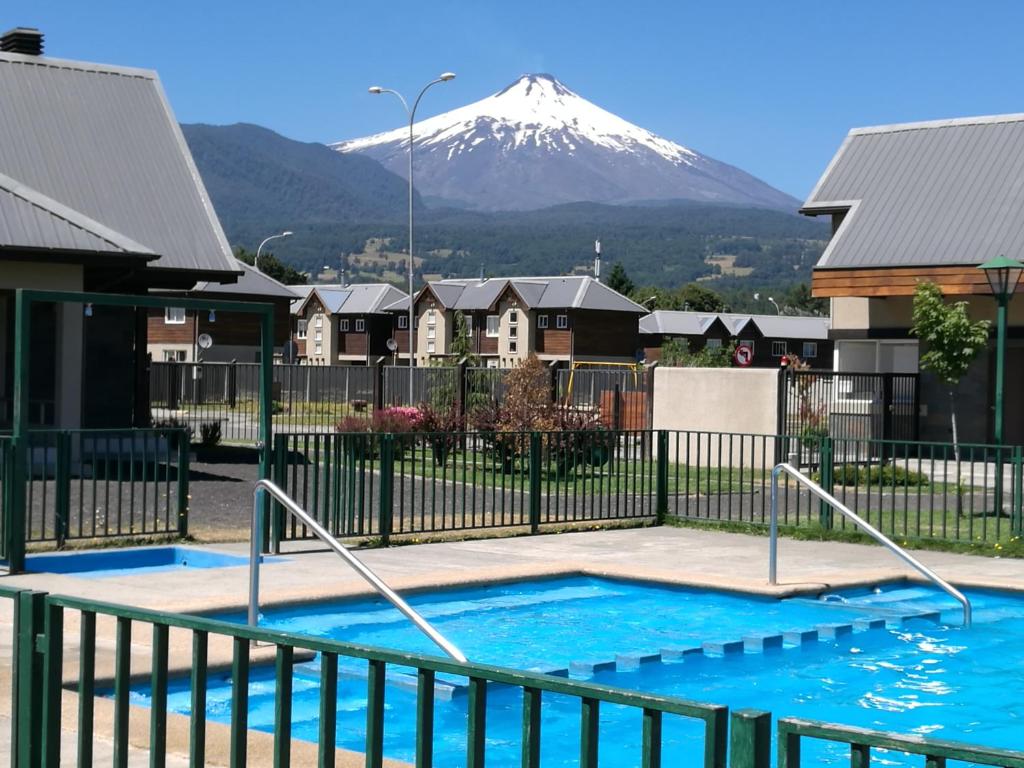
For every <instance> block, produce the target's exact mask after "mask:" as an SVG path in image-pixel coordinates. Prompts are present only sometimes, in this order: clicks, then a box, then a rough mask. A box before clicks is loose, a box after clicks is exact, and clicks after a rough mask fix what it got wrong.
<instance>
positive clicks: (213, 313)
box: [207, 309, 217, 323]
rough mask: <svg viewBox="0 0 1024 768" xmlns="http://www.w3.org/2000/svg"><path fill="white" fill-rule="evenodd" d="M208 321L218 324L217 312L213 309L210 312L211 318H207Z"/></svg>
mask: <svg viewBox="0 0 1024 768" xmlns="http://www.w3.org/2000/svg"><path fill="white" fill-rule="evenodd" d="M207 320H209V321H210V322H211V323H216V322H217V310H215V309H211V310H210V316H209V317H208V318H207Z"/></svg>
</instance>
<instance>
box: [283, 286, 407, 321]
mask: <svg viewBox="0 0 1024 768" xmlns="http://www.w3.org/2000/svg"><path fill="white" fill-rule="evenodd" d="M289 288H290V289H291V290H292V291H293V292H294V293H295V294H298V295H299V296H302V297H303V298H300V299H298V304H297V305H296V304H294V303H293V304H292V311H293V313H298V312H300V311H301V309H302V307H303V306H304V305H305V303H306V301H308V300H309V297H310V296H311V295H313V294H314V293H315V294H316V295H317V296H318V297H319V298H320V302H321V303H322V304H323V305H324V308H325V309H326V310H327V311H328V312H330V313H331V314H332V315H372V314H377V313H380V312H386V311H388V310H389V309H390V305H392V304H394V303H396V302H398V301H402V300H403V299H404V298H405V294H404V293H402V291H400V290H399V289H398V288H395V286H393V285H391V284H390V283H355V284H353V285H346V286H345V287H344V288H342V287H341V286H340V285H292V286H289ZM406 307H408V303H406Z"/></svg>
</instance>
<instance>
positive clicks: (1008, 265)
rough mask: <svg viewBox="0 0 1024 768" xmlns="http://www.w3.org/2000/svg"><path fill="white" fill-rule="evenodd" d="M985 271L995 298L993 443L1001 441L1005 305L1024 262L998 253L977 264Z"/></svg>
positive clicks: (1015, 285) (1015, 287)
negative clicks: (995, 256)
mask: <svg viewBox="0 0 1024 768" xmlns="http://www.w3.org/2000/svg"><path fill="white" fill-rule="evenodd" d="M978 269H981V270H984V272H985V277H986V278H987V279H988V284H989V287H990V288H991V289H992V295H993V296H994V297H995V299H996V306H997V309H996V387H995V389H996V393H995V394H996V398H995V400H996V402H995V406H996V408H995V421H994V425H993V426H994V429H993V431H994V433H995V435H994V436H995V441H996V445H1002V444H1003V368H1004V363H1005V359H1006V306H1007V305H1008V304H1009V303H1010V299H1011V298H1013V294H1014V292H1015V291H1016V290H1017V283H1018V282H1019V281H1020V276H1021V274H1022V273H1024V264H1022V263H1021V262H1019V261H1017V260H1016V259H1010V258H1007V257H1006V256H998V257H997V258H994V259H992V260H991V261H986V262H985V263H984V264H981V265H979V266H978Z"/></svg>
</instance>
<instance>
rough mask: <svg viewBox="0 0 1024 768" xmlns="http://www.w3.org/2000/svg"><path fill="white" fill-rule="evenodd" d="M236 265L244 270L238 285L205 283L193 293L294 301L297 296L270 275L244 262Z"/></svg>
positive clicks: (197, 284)
mask: <svg viewBox="0 0 1024 768" xmlns="http://www.w3.org/2000/svg"><path fill="white" fill-rule="evenodd" d="M235 264H236V265H237V266H238V268H239V269H240V270H242V276H241V277H240V278H238V282H237V283H226V284H225V283H212V282H210V281H204V282H201V283H196V286H195V287H194V288H193V289H192V293H230V294H245V295H251V296H266V297H267V298H272V299H285V298H287V299H294V298H295V294H294V293H293V292H292V291H291V290H290V289H289V287H288V286H287V285H285V284H284V283H279V282H278V281H277V280H275V279H274V278H272V277H270V276H269V275H265V274H263V273H262V272H260V271H259V270H257V269H256V268H255V267H250V266H249V265H248V264H246V263H245V262H244V261H239V260H238V259H235Z"/></svg>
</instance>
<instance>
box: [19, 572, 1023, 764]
mask: <svg viewBox="0 0 1024 768" xmlns="http://www.w3.org/2000/svg"><path fill="white" fill-rule="evenodd" d="M6 600H10V601H11V612H12V615H13V632H12V635H11V638H10V640H11V647H12V662H11V667H12V672H13V674H12V675H11V676H10V677H9V678H8V679H9V680H10V681H11V688H10V690H9V691H2V690H0V695H9V696H10V697H11V698H10V701H11V713H12V717H11V733H10V738H11V742H10V750H9V753H10V756H11V758H10V763H9V764H10V765H11V766H18V767H19V768H21V767H22V766H25V768H28V766H36V765H44V766H56V765H59V764H61V762H62V755H61V750H62V748H65V747H67V746H71V749H73V750H74V754H73V755H65V756H64V760H63V762H64V763H74V764H77V765H91V764H93V762H94V760H93V758H94V750H95V747H96V745H97V742H98V741H103V742H106V743H107V744H109V743H111V742H112V744H113V761H112V763H113V765H114V766H115V767H117V768H120V767H121V766H127V765H128V764H129V761H130V759H135V760H136V762H137V761H138V757H140V756H141V755H138V754H133V753H135V752H136V751H137V750H148V751H149V757H150V759H149V762H150V764H151V765H164V764H165V761H166V756H167V747H168V733H169V732H170V724H169V718H170V717H172V716H174V717H184V718H185V719H186V721H187V727H186V724H185V723H183V724H182V725H179V726H178V728H177V731H178V732H179V733H183V734H184V733H187V736H186V738H187V740H188V741H187V748H188V752H189V759H190V762H191V764H192V765H203V764H205V763H206V762H210V761H220V760H224V761H226V762H230V764H231V765H234V766H245V765H246V764H247V763H248V758H249V751H248V750H249V746H250V745H249V741H250V733H249V728H250V719H249V717H250V700H249V695H250V689H251V686H253V685H255V686H256V688H255V690H261V691H262V690H263V689H267V688H269V690H271V691H272V699H273V701H274V707H273V721H272V722H273V726H272V741H271V742H270V743H268V745H267V747H266V748H267V749H268V750H269V751H270V752H271V756H272V758H273V763H274V765H276V766H288V765H289V764H290V761H291V758H292V754H293V736H294V733H293V711H292V704H293V694H294V690H295V688H294V685H293V682H294V674H295V671H294V665H295V664H296V663H298V662H299V660H300V658H302V657H306V658H308V656H309V655H310V654H317V655H318V658H319V662H320V663H319V670H318V675H319V681H318V684H317V685H316V686H315V696H316V702H317V704H318V706H317V709H318V720H317V723H318V726H317V729H316V736H315V739H316V743H315V745H311V749H313V750H314V751H315V752H316V753H317V757H316V762H317V764H318V765H321V766H333V765H334V764H335V758H336V748H337V746H338V742H339V736H340V735H341V734H342V733H343V732H344V731H343V729H344V728H347V727H353V723H351V722H349V721H347V720H344V719H342V720H340V721H339V718H346V717H351V716H356V717H357V718H358V719H359V721H360V722H359V725H358V727H359V729H360V733H361V735H362V736H363V741H362V743H361V745H360V749H361V751H363V752H364V753H365V758H364V759H363V760H362V762H364V763H365V765H367V766H369V767H370V768H380V766H382V765H383V763H384V760H385V757H386V756H385V749H386V745H388V744H393V743H394V742H393V740H386V737H387V735H388V732H387V731H386V725H385V712H386V711H388V709H389V706H393V705H389V704H388V701H389V699H390V697H391V696H392V695H394V693H395V692H396V690H397V689H396V688H395V687H394V686H395V685H399V684H401V685H403V686H405V687H406V689H407V690H411V691H412V692H414V698H415V704H414V706H410V707H408V708H407V710H404V711H405V712H406V716H407V717H408V718H409V719H410V720H411V721H412V722H414V723H415V738H414V746H413V749H414V751H415V764H416V765H417V766H425V767H429V766H432V765H434V764H435V756H434V750H435V739H434V725H435V721H436V719H437V717H438V716H439V713H438V706H437V701H438V699H437V697H436V690H435V683H436V682H438V680H439V676H444V679H446V680H451V679H452V676H455V677H458V678H460V679H464V680H465V681H466V688H467V691H466V695H465V697H464V698H462V699H460V702H464V704H463V703H460V704H459V706H460V707H464V709H462V710H461V713H460V715H461V717H464V722H465V723H466V726H465V745H464V749H465V751H464V753H463V754H465V756H466V760H465V764H466V765H467V766H470V767H474V768H482V766H484V765H485V764H492V763H493V756H492V758H489V755H491V753H492V750H493V748H494V747H496V746H498V745H496V744H491V743H489V742H488V740H487V738H486V734H487V730H488V727H489V726H488V714H489V712H491V711H493V709H492V708H490V705H489V703H488V702H489V698H488V697H489V695H490V696H492V697H495V696H501V697H503V700H504V699H506V698H508V694H509V689H512V690H513V691H516V692H517V693H516V695H515V696H513V697H512V698H514V699H517V700H518V702H519V703H518V705H517V706H516V708H517V709H521V715H522V717H521V723H522V725H521V737H520V740H521V748H520V759H518V760H517V761H516V762H517V764H519V765H522V766H524V767H525V768H537V767H538V766H539V765H540V764H541V747H542V744H551V743H552V742H551V739H553V738H558V737H559V735H558V733H557V732H555V731H554V729H553V728H551V722H550V721H549V720H548V719H547V718H549V717H550V716H551V714H550V713H551V711H552V710H551V709H550V705H551V703H552V702H553V701H554V700H556V699H564V698H566V697H568V698H570V699H574V700H575V702H576V703H575V706H573V707H564V706H562V707H559V712H560V713H561V714H560V715H559V716H561V717H565V716H569V717H572V716H573V715H571V714H569V713H571V712H573V711H575V713H576V714H575V717H576V718H577V725H578V729H577V732H578V733H579V734H580V742H579V754H578V765H579V766H581V767H582V768H596V766H597V765H598V764H599V759H598V758H599V755H600V753H601V744H602V741H603V739H602V736H604V737H605V738H607V737H609V734H602V729H601V728H600V727H599V723H600V722H601V719H602V712H604V711H605V708H607V707H624V708H626V710H628V711H629V713H633V714H629V713H627V714H626V716H625V717H622V718H618V722H619V723H621V724H622V725H623V726H625V727H627V728H628V729H630V731H631V732H629V733H619V732H617V733H616V734H615V735H616V736H617V737H618V738H626V739H628V741H629V742H631V743H634V744H636V750H637V754H636V756H635V764H638V765H640V766H642V768H659V767H660V766H662V765H676V764H680V762H679V761H680V759H683V758H685V761H686V764H687V765H690V764H699V765H703V766H704V767H705V768H725V766H726V765H729V766H730V768H769V766H770V765H771V742H772V734H771V714H770V713H768V712H765V711H759V710H738V711H735V712H733V713H732V714H731V717H730V716H729V712H728V709H727V707H725V706H721V705H715V704H706V703H700V702H694V701H687V700H682V699H678V698H672V697H665V696H658V695H651V694H646V693H642V692H638V691H631V690H625V689H621V688H613V687H608V686H604V685H596V684H593V683H589V682H583V681H576V680H570V679H568V678H563V677H557V676H551V675H543V674H536V673H531V672H521V671H517V670H513V669H507V668H502V667H495V666H490V665H483V664H472V663H460V662H457V661H452V660H448V659H442V658H438V657H431V656H424V655H420V654H413V653H403V652H397V651H388V650H383V649H378V648H371V647H366V646H357V645H351V644H345V643H340V642H336V641H332V640H325V639H320V638H314V637H308V636H303V635H298V634H292V633H285V632H278V631H273V630H268V629H260V628H255V629H254V628H250V627H248V626H245V625H240V624H232V623H228V622H223V621H217V620H213V619H208V618H203V617H197V616H187V615H181V614H171V613H163V612H159V611H151V610H146V609H139V608H131V607H126V606H120V605H113V604H109V603H100V602H95V601H90V600H84V599H81V598H77V597H68V596H61V595H49V594H46V593H43V592H34V591H31V590H27V589H16V588H9V587H2V586H0V601H6ZM69 614H70V615H69ZM72 627H74V631H73V632H72V631H70V630H71V628H72ZM140 630H141V631H140ZM172 638H174V642H173V643H172V642H171V639H172ZM260 648H262V650H263V651H268V650H269V649H273V650H272V651H271V652H265V653H264V658H265V662H264V663H265V664H266V666H267V667H268V668H269V669H272V670H273V675H272V677H269V678H268V677H265V676H260V677H259V678H258V680H256V681H252V680H251V679H250V675H251V673H253V672H255V671H256V669H257V666H258V664H257V660H255V659H253V658H252V657H251V653H253V649H260ZM225 661H227V662H228V663H229V665H230V680H231V691H230V702H229V703H228V706H225V705H224V703H222V702H219V701H218V702H217V703H214V702H213V701H212V700H209V699H208V692H209V689H210V680H211V679H213V677H214V676H215V672H216V669H217V665H219V664H222V663H224V662H225ZM351 663H359V664H363V665H365V676H363V675H357V676H353V672H352V670H351V668H350V664H351ZM340 665H341V666H344V667H345V669H341V666H340ZM175 668H177V669H183V670H188V671H187V672H183V673H182V674H183V681H182V682H183V684H184V685H186V686H187V691H188V701H189V703H190V706H189V711H188V714H187V715H171V714H169V709H168V696H169V692H170V690H171V689H172V688H176V687H178V686H177V685H176V684H175V683H176V681H175V680H174V679H173V678H172V670H173V669H175ZM66 670H74V674H75V677H74V679H73V680H71V679H68V678H66V677H65V675H66V674H67V673H66ZM399 671H400V672H401V674H400V676H399V677H400V678H401V679H402V680H412V681H414V683H415V684H414V685H413V686H411V688H409V687H408V686H407V685H406V683H399V682H398V679H399V678H396V677H395V676H394V673H395V672H399ZM360 678H362V682H361V683H360ZM147 682H148V691H147V693H148V696H146V697H143V698H139V699H135V698H133V692H132V686H133V685H140V684H141V685H145V684H146V683H147ZM354 683H355V684H356V685H359V684H362V685H363V686H365V699H364V701H365V712H352V711H343V708H342V707H340V706H339V702H340V699H339V695H340V694H342V693H343V692H344V694H345V695H347V696H351V695H352V689H353V684H354ZM68 695H75V696H76V697H77V706H75V707H65V706H63V705H64V704H65V701H64V700H65V697H66V696H68ZM360 695H361V694H360ZM101 700H104V701H105V702H107V704H106V708H107V709H108V710H109V712H110V714H109V715H107V714H103V715H102V716H97V710H98V706H97V705H98V704H99V702H100V701H101ZM144 701H145V702H147V703H148V704H149V712H148V716H147V719H148V725H149V728H148V733H149V737H148V740H144V743H140V738H139V737H138V736H136V737H135V738H130V732H129V718H132V719H136V718H138V717H139V712H138V711H136V712H135V713H134V714H132V712H131V709H132V705H136V706H137V705H138V704H139V703H140V702H144ZM341 703H344V702H341ZM346 706H350V705H346ZM214 710H216V712H217V713H218V714H217V720H218V721H219V722H223V721H224V720H226V722H224V724H223V725H222V726H220V727H222V728H224V729H225V733H224V735H223V737H222V738H221V737H218V736H216V735H214V736H213V737H212V740H210V741H208V739H211V736H210V733H211V732H210V731H209V728H210V727H211V726H212V725H213V720H211V719H209V716H210V714H211V712H213V711H214ZM462 713H464V714H462ZM449 714H451V713H449ZM675 721H679V722H688V723H691V724H693V725H695V726H696V732H695V733H694V738H695V739H696V740H697V741H698V742H699V743H698V744H696V745H694V744H693V743H690V742H689V741H687V742H686V743H682V742H680V741H679V740H678V732H675V733H676V735H675V736H671V737H669V736H666V735H665V734H666V732H668V733H673V731H672V726H673V725H674V724H675ZM339 725H340V726H341V727H340V728H339ZM364 727H365V730H363V728H364ZM62 729H63V730H70V731H74V732H75V733H76V738H75V739H74V741H73V742H72V741H69V740H67V739H65V744H63V745H62V743H61V731H62ZM549 731H550V733H549ZM546 734H547V735H546ZM776 734H777V749H778V762H777V767H778V768H800V767H801V766H802V765H807V764H808V763H807V761H806V760H804V761H803V762H801V753H802V751H804V750H802V742H803V741H804V740H819V741H820V740H824V741H828V742H833V743H838V744H842V745H849V750H850V764H851V765H856V766H867V765H868V764H869V762H870V758H871V754H872V750H886V751H887V752H888V754H887V757H888V758H889V759H890V760H891V759H892V757H893V756H894V755H893V753H906V754H910V755H920V756H922V757H923V758H924V761H923V765H924V766H926V768H932V767H933V766H934V767H935V768H939V767H940V766H944V765H945V764H946V761H947V760H959V761H965V762H969V763H972V764H977V765H998V766H1006V767H1007V768H1024V752H1021V751H1012V750H1007V749H998V748H991V747H985V746H981V745H975V744H966V743H961V742H953V741H944V740H937V739H931V738H927V737H921V736H919V735H901V734H897V733H888V732H883V731H877V730H867V729H863V728H857V727H852V726H845V725H837V724H832V723H822V722H816V721H809V720H803V719H798V718H781V719H779V720H778V723H777V731H776ZM688 738H689V737H688ZM545 739H546V740H545ZM217 742H221V743H224V742H226V744H227V749H226V750H224V751H225V752H227V754H224V755H220V754H214V753H215V750H216V746H215V743H217ZM184 747H185V744H184V742H182V743H181V744H179V749H183V748H184ZM559 747H560V749H561V750H562V751H563V753H564V749H565V747H564V745H562V744H559ZM391 748H392V747H390V746H389V747H387V749H391ZM680 750H682V753H681V752H680ZM261 757H262V756H261ZM309 762H312V756H311V755H310V756H309Z"/></svg>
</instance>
